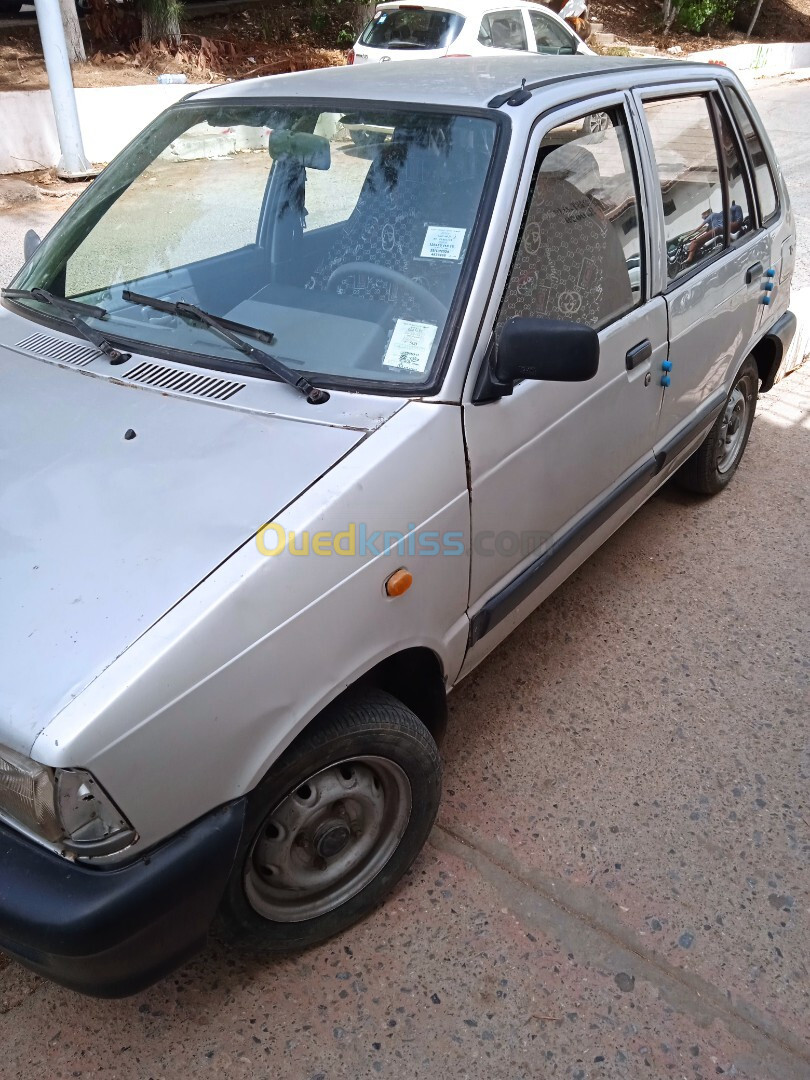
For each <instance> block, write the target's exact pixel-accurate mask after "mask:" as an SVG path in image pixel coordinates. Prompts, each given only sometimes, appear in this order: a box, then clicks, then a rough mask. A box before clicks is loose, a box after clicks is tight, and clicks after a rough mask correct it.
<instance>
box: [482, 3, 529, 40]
mask: <svg viewBox="0 0 810 1080" xmlns="http://www.w3.org/2000/svg"><path fill="white" fill-rule="evenodd" d="M478 40H479V41H480V42H481V44H482V45H487V46H489V47H490V48H492V49H528V47H529V43H528V42H527V41H526V29H525V27H524V25H523V12H522V11H519V10H518V11H493V12H491V13H490V14H489V15H485V16H484V17H483V19H482V20H481V29H480V30H479V31H478Z"/></svg>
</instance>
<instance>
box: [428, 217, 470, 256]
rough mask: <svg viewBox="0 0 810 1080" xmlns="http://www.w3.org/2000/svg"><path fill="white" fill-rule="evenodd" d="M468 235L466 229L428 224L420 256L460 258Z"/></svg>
mask: <svg viewBox="0 0 810 1080" xmlns="http://www.w3.org/2000/svg"><path fill="white" fill-rule="evenodd" d="M466 235H467V230H466V229H453V228H450V226H444V225H428V227H427V232H426V233H425V242H424V244H422V252H421V256H420V257H421V258H423V259H458V258H459V257H460V255H461V245H462V244H463V243H464V237H465V236H466Z"/></svg>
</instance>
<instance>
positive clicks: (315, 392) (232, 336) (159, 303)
mask: <svg viewBox="0 0 810 1080" xmlns="http://www.w3.org/2000/svg"><path fill="white" fill-rule="evenodd" d="M121 295H122V296H123V298H124V300H128V301H129V302H130V303H132V304H142V305H143V306H144V307H151V308H154V309H155V311H165V312H166V313H167V314H170V315H179V316H180V318H182V319H188V320H189V321H191V322H197V323H202V324H203V326H207V327H208V329H209V330H211V331H213V333H215V334H219V336H220V337H221V338H224V339H225V341H227V342H229V343H230V344H231V345H233V347H234V348H235V349H237V350H238V351H239V352H241V353H244V354H245V356H249V357H250V358H251V360H255V361H256V363H257V364H259V365H260V366H261V367H263V368H264V369H265V370H266V371H269V372H270V374H271V375H275V376H276V378H277V379H280V380H281V381H282V382H285V383H287V385H288V386H292V387H293V388H294V389H295V390H298V391H299V392H300V393H302V394H303V395H304V396H305V397H306V399H307V401H308V402H309V403H310V405H322V404H323V403H324V402H325V401H328V400H329V394H328V393H327V392H326V390H320V389H319V388H318V387H317V386H313V385H312V383H311V382H309V381H308V380H307V379H305V378H304V377H303V375H297V374H296V373H295V372H294V371H293V370H292V368H289V367H287V365H286V364H285V363H284V362H283V361H282V360H278V359H276V357H275V356H271V355H270V353H267V352H265V351H264V350H263V349H257V348H256V346H255V345H251V344H250V343H249V342H247V341H243V340H242V339H241V338H240V337H238V336H237V334H250V335H251V336H252V337H257V338H259V340H260V341H268V340H269V341H275V337H274V336H273V334H271V333H270V332H269V331H267V330H259V329H257V328H256V327H254V326H246V325H244V324H243V323H237V322H231V320H230V319H223V318H220V316H219V315H211V314H210V313H209V312H207V311H203V309H202V308H199V307H197V306H196V304H187V303H186V301H185V300H157V299H156V298H155V297H154V296H145V295H144V294H143V293H136V292H132V291H131V290H130V289H124V291H123V293H122V294H121Z"/></svg>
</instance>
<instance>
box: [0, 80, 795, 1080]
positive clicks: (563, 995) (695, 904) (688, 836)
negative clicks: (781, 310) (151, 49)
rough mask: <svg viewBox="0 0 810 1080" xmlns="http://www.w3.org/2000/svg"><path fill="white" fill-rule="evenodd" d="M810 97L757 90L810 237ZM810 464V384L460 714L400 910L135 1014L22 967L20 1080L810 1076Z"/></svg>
mask: <svg viewBox="0 0 810 1080" xmlns="http://www.w3.org/2000/svg"><path fill="white" fill-rule="evenodd" d="M807 95H808V91H807V90H806V89H805V88H804V87H790V86H788V87H778V88H774V87H772V88H769V89H767V90H761V91H759V92H758V94H757V98H758V103H759V104H760V106H761V107H763V105H764V108H763V112H765V114H766V116H767V117H768V122H769V126H770V128H771V131H772V132H773V137H774V141H775V142H776V143H777V147H778V148H779V149H780V152H781V153H782V160H783V163H784V167H785V169H786V171H787V174H788V179H789V182H790V183H791V187H792V190H793V194H794V199H795V200H796V203H797V209H798V207H799V204H801V206H802V207H803V211H802V212H803V213H804V214H805V217H806V212H807V204H806V199H805V196H806V190H805V187H804V183H805V181H804V176H803V175H797V174H796V172H794V170H799V173H800V174H801V172H802V170H804V173H805V175H806V169H807V160H808V153H810V151H808V150H807V147H806V145H805V147H804V149H802V147H801V146H800V145H799V142H800V140H798V139H797V138H796V130H797V128H798V125H797V120H796V117H797V115H798V110H799V109H800V107H801V106H802V105H804V107H805V108H806V102H807V100H808V97H807ZM52 213H53V211H52V210H51V215H52ZM24 216H25V215H24V214H23V213H22V212H17V213H15V214H14V215H8V216H5V217H3V218H2V219H0V229H2V235H3V238H4V243H3V248H4V249H5V248H6V247H7V244H8V242H9V240H10V239H11V240H12V241H13V243H15V244H17V243H21V235H22V231H24V230H23V227H22V225H23V224H25V223H24V222H23V223H22V224H18V223H17V221H16V219H17V218H18V217H24ZM809 467H810V370H808V368H805V369H804V371H802V372H799V373H796V374H794V375H791V376H790V377H789V378H788V379H786V380H784V381H783V382H782V383H780V384H779V385H778V386H777V387H776V389H775V390H774V391H773V392H772V393H771V394H769V395H767V397H766V398H764V399H763V401H762V403H761V405H760V408H759V411H758V416H757V420H756V422H755V424H754V428H753V431H752V435H751V440H750V443H749V446H748V449H747V452H746V455H745V458H744V460H743V462H742V464H741V467H740V469H739V472H738V474H737V476H736V477H735V479H734V481H733V484H732V485H731V487H730V488H729V489H728V490H727V491H726V492H725V493H724V494H722V495H721V496H719V497H717V498H715V499H711V500H704V499H697V498H693V497H690V496H686V495H684V494H682V493H680V492H679V491H677V489H675V488H673V487H672V486H668V487H667V488H665V489H664V490H663V491H662V492H660V493H659V494H658V495H657V496H656V497H655V498H654V499H652V500H651V501H650V502H649V503H648V504H647V505H646V506H645V507H644V508H642V510H641V511H639V513H638V514H637V515H636V516H635V517H634V518H633V520H632V521H631V522H629V523H628V524H627V525H625V526H624V528H622V529H621V530H620V531H619V532H618V533H617V534H616V535H615V536H614V537H613V538H612V539H611V540H610V541H609V542H608V543H607V544H605V545H604V546H603V548H602V549H601V550H600V551H599V552H598V553H597V554H596V555H594V556H593V557H592V558H591V559H590V560H589V561H588V562H587V563H586V564H585V565H584V566H583V567H582V568H581V569H580V570H579V571H578V572H577V573H576V574H575V575H573V577H572V578H570V579H569V580H568V582H566V583H565V584H564V585H563V586H562V587H561V588H560V589H559V590H558V591H557V592H556V593H555V594H554V596H552V597H551V598H550V599H549V601H547V603H546V604H545V605H544V606H543V607H542V608H541V609H540V610H539V611H538V612H536V613H535V614H534V615H533V616H532V617H530V618H529V619H528V620H527V621H526V622H525V623H524V624H523V625H522V626H521V627H520V628H519V629H518V630H517V631H516V632H515V633H514V634H513V635H512V637H511V638H510V639H509V640H508V641H507V642H506V643H505V644H504V645H503V646H501V647H500V648H499V649H498V650H497V651H496V652H495V653H494V654H493V656H492V657H490V658H489V659H488V660H487V661H486V662H485V663H484V664H483V665H482V666H481V667H480V668H479V669H478V670H477V671H476V672H475V673H474V674H473V675H472V676H470V678H468V679H467V680H466V681H465V682H464V683H463V684H462V685H461V686H460V687H459V689H458V690H457V691H456V692H455V693H454V694H453V695H452V697H451V700H450V712H451V717H450V728H449V735H448V739H447V741H446V744H445V746H444V749H443V756H444V760H445V770H446V771H445V790H444V800H443V805H442V810H441V812H440V817H439V823H438V825H437V827H436V829H435V830H434V832H433V835H432V837H431V841H430V843H429V845H428V846H427V848H426V849H425V851H424V853H423V854H422V856H421V857H420V858H419V859H418V861H417V863H416V864H415V866H414V868H413V870H412V872H411V874H410V875H409V876H408V878H407V879H406V881H405V882H404V883H403V884H402V885H401V887H400V888H399V889H398V890H397V891H396V893H395V895H394V896H393V897H391V898H390V899H389V901H388V903H387V904H386V905H385V906H384V907H383V908H381V909H380V910H379V911H378V912H377V913H375V914H374V915H373V916H371V917H370V918H369V919H367V920H366V921H365V922H364V923H363V924H361V925H360V926H358V927H356V928H354V929H352V930H351V931H349V932H348V933H346V934H344V935H343V936H342V937H341V938H338V939H336V940H335V941H333V942H331V943H329V944H327V945H325V946H322V947H321V948H318V949H315V950H312V951H310V952H308V953H306V954H305V955H302V956H299V957H294V958H290V959H288V960H285V961H282V962H277V963H274V964H268V963H262V962H259V961H257V960H255V959H253V958H250V957H244V956H240V955H236V954H234V953H233V952H232V951H230V950H228V949H227V948H226V947H225V946H223V945H222V944H220V943H217V942H214V943H212V945H211V947H210V948H209V949H208V951H207V952H206V953H205V954H204V955H203V956H201V957H200V958H198V959H197V960H195V961H193V962H192V963H191V964H189V965H188V966H187V967H186V968H184V969H183V970H182V971H181V972H179V973H178V974H177V975H175V976H174V977H171V978H169V979H166V980H164V981H163V982H162V983H161V984H159V985H158V986H156V987H154V988H152V989H151V990H149V991H147V992H145V993H143V994H141V995H139V996H137V997H135V998H133V999H129V1000H125V1001H121V1002H99V1001H92V1000H87V999H83V998H80V997H78V996H77V995H74V994H72V993H69V992H67V991H64V990H62V989H60V988H58V987H55V986H53V985H51V984H49V983H47V982H46V981H44V980H41V979H38V978H36V977H35V976H33V975H30V974H29V973H28V972H26V971H24V970H23V969H21V968H19V967H18V966H17V965H16V964H13V963H9V964H8V965H7V966H6V967H5V969H3V970H0V1045H1V1046H2V1048H3V1053H2V1055H1V1056H0V1076H1V1077H3V1078H6V1077H22V1076H29V1075H43V1076H54V1077H56V1076H65V1077H67V1076H80V1077H85V1076H89V1075H97V1074H98V1075H103V1076H105V1077H109V1078H114V1077H121V1078H127V1080H129V1078H140V1077H144V1078H146V1077H154V1078H158V1077H177V1076H182V1077H190V1078H197V1077H217V1078H218V1077H222V1076H226V1077H273V1078H283V1080H287V1078H289V1080H316V1078H317V1080H333V1078H336V1077H363V1078H365V1077H369V1078H374V1077H377V1076H383V1077H385V1076H388V1077H394V1078H397V1080H399V1078H411V1077H414V1078H416V1077H430V1078H431V1080H433V1078H435V1077H437V1076H439V1077H447V1078H450V1077H466V1078H475V1080H479V1078H480V1080H489V1078H496V1080H501V1078H503V1080H517V1078H521V1080H522V1078H536V1077H540V1078H545V1077H565V1078H571V1080H594V1078H602V1077H609V1078H631V1080H636V1078H642V1077H644V1078H653V1080H659V1078H664V1077H670V1076H671V1077H687V1078H689V1080H699V1078H702V1080H708V1078H710V1077H716V1076H723V1075H726V1076H734V1077H738V1078H744V1080H765V1078H775V1080H782V1078H790V1080H794V1078H796V1080H798V1078H807V1077H810V1024H809V1023H808V1017H810V978H809V974H808V973H810V932H808V906H809V905H810V745H809V744H808V724H807V717H808V714H809V713H810V708H809V706H810V693H808V690H809V689H810V661H809V660H808V657H810V650H809V649H808V636H810V616H809V615H808V611H810V603H809V601H810V595H808V594H810V587H809V583H808V557H809V556H810V541H809V540H808V537H810V529H809V528H808V526H809V525H810V520H809V515H808V486H807V474H808V468H809ZM0 965H2V959H0Z"/></svg>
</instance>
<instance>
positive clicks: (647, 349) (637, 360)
mask: <svg viewBox="0 0 810 1080" xmlns="http://www.w3.org/2000/svg"><path fill="white" fill-rule="evenodd" d="M652 353H653V347H652V342H651V341H650V340H649V338H645V340H644V341H640V342H639V343H638V345H634V346H633V348H632V349H628V350H627V355H626V356H625V358H624V362H625V363H626V364H627V370H628V371H632V370H633V368H634V367H637V366H638V365H639V364H643V363H644V361H645V360H649V359H650V357H651V356H652Z"/></svg>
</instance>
